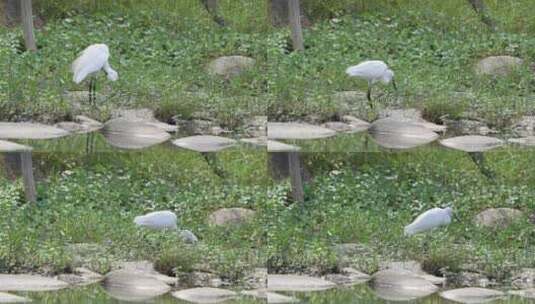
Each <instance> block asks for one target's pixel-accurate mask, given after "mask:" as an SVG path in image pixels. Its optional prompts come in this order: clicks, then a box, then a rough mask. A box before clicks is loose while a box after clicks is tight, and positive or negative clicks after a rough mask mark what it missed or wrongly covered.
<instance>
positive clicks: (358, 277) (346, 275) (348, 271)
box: [323, 267, 371, 286]
mask: <svg viewBox="0 0 535 304" xmlns="http://www.w3.org/2000/svg"><path fill="white" fill-rule="evenodd" d="M323 278H324V279H325V280H327V281H330V282H333V283H336V284H337V285H343V286H353V285H357V284H362V283H365V282H367V281H369V280H370V279H371V277H370V276H369V275H367V274H365V273H362V272H360V271H358V270H356V269H353V268H350V267H346V268H343V269H342V272H341V273H337V274H328V275H326V276H324V277H323Z"/></svg>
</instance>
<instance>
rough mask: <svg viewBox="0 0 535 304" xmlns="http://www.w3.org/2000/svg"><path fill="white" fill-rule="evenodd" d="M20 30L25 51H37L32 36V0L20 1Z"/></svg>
mask: <svg viewBox="0 0 535 304" xmlns="http://www.w3.org/2000/svg"><path fill="white" fill-rule="evenodd" d="M21 13H22V30H23V31H24V44H25V46H26V50H27V51H37V45H36V44H35V36H34V34H33V11H32V0H21Z"/></svg>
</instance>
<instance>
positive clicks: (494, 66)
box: [475, 56, 524, 76]
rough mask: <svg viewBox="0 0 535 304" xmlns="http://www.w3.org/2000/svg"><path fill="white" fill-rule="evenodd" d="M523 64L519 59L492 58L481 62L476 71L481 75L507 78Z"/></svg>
mask: <svg viewBox="0 0 535 304" xmlns="http://www.w3.org/2000/svg"><path fill="white" fill-rule="evenodd" d="M523 64H524V61H523V60H522V59H520V58H517V57H512V56H490V57H487V58H484V59H482V60H480V61H479V62H478V63H477V65H476V67H475V71H476V74H479V75H491V76H506V75H507V74H509V73H511V72H512V71H513V70H514V69H517V68H519V67H521V66H522V65H523Z"/></svg>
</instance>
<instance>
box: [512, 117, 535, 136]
mask: <svg viewBox="0 0 535 304" xmlns="http://www.w3.org/2000/svg"><path fill="white" fill-rule="evenodd" d="M511 129H513V131H514V132H515V133H516V134H518V135H520V136H524V137H530V136H535V116H523V117H522V119H520V120H519V121H518V122H516V123H515V124H514V125H513V126H512V127H511Z"/></svg>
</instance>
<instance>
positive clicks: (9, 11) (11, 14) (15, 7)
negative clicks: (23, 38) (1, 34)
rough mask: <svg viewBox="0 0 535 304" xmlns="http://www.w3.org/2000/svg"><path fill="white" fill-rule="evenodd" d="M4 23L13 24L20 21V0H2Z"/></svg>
mask: <svg viewBox="0 0 535 304" xmlns="http://www.w3.org/2000/svg"><path fill="white" fill-rule="evenodd" d="M2 2H3V6H4V17H5V23H6V25H9V26H14V25H15V24H18V23H19V22H20V0H3V1H2Z"/></svg>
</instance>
